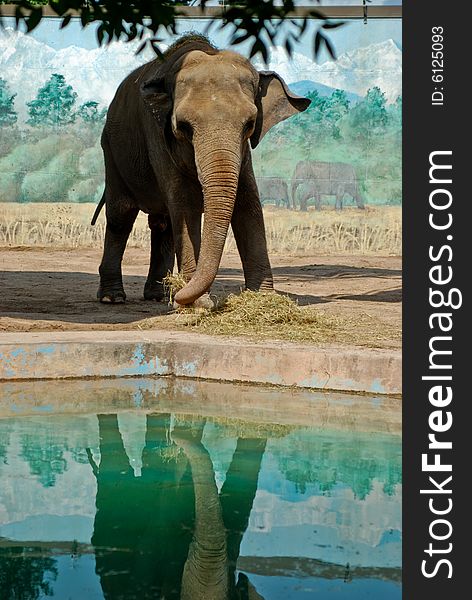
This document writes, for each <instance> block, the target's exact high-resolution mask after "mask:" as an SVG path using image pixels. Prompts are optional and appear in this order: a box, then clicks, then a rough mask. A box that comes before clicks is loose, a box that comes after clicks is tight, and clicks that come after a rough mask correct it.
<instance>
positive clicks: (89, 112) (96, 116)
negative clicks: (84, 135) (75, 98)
mask: <svg viewBox="0 0 472 600" xmlns="http://www.w3.org/2000/svg"><path fill="white" fill-rule="evenodd" d="M98 106H99V104H98V102H95V101H94V100H89V101H88V102H84V103H83V104H81V105H80V106H79V108H78V110H77V117H79V118H80V119H82V121H83V122H84V123H90V124H95V123H102V122H103V121H104V119H105V116H106V114H107V109H106V108H102V109H101V110H99V108H98Z"/></svg>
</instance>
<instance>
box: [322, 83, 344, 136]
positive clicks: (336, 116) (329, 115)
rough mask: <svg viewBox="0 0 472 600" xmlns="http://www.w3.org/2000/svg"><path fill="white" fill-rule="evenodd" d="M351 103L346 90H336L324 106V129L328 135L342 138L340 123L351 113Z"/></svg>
mask: <svg viewBox="0 0 472 600" xmlns="http://www.w3.org/2000/svg"><path fill="white" fill-rule="evenodd" d="M349 106H350V102H349V99H348V97H347V94H346V92H345V91H344V90H339V89H336V90H334V92H333V93H332V94H331V96H330V97H329V98H327V99H326V101H325V102H324V104H323V117H322V124H323V129H324V131H325V133H326V134H327V135H329V136H330V137H332V138H334V139H335V140H338V139H340V138H341V130H340V128H339V121H340V120H341V119H342V118H343V117H344V116H345V115H347V113H348V112H349Z"/></svg>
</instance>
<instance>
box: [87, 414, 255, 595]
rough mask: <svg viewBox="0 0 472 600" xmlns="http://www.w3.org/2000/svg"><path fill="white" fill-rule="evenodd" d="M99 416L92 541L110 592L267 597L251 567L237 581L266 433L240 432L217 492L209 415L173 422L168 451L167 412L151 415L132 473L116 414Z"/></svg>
mask: <svg viewBox="0 0 472 600" xmlns="http://www.w3.org/2000/svg"><path fill="white" fill-rule="evenodd" d="M98 418H99V428H100V451H101V461H100V466H99V467H97V466H96V464H95V463H94V462H93V459H92V457H91V455H89V459H90V462H91V465H92V468H93V470H94V473H95V475H96V478H97V498H96V507H97V512H96V516H95V524H94V534H93V537H92V544H93V545H94V547H95V556H96V572H97V574H98V575H99V577H100V581H101V586H102V589H103V593H104V597H105V598H106V600H117V599H131V598H136V599H138V598H139V599H140V600H141V599H142V600H145V599H151V598H152V599H156V600H158V599H159V600H161V599H166V600H167V599H176V600H177V599H180V598H181V599H182V600H199V599H202V600H203V599H205V600H240V599H241V600H242V599H243V598H245V599H248V600H249V599H254V600H256V599H261V598H262V596H260V595H259V594H258V593H257V592H256V590H255V589H254V587H253V586H252V584H251V583H250V582H249V580H248V579H247V577H246V576H245V575H244V574H242V573H239V575H238V578H237V581H236V563H237V559H238V557H239V550H240V545H241V541H242V537H243V534H244V532H245V530H246V528H247V525H248V521H249V513H250V511H251V508H252V504H253V501H254V497H255V494H256V490H257V479H258V475H259V470H260V465H261V461H262V456H263V454H264V450H265V444H266V440H261V439H242V438H239V439H238V442H237V446H236V450H235V452H234V455H233V459H232V462H231V465H230V467H229V470H228V473H227V475H226V480H225V483H224V485H223V487H222V489H221V493H220V494H219V493H218V488H217V486H216V483H215V477H214V471H213V465H212V462H211V459H210V456H209V454H208V451H207V450H206V449H205V447H204V446H203V444H202V442H201V438H202V434H203V427H204V424H205V422H204V421H203V420H202V421H200V422H199V423H198V424H197V425H196V424H193V425H192V427H191V428H189V427H185V426H183V425H177V426H176V427H174V429H173V432H172V439H173V441H174V443H175V444H176V445H175V446H171V448H173V450H174V456H173V457H172V458H169V454H168V451H169V447H170V446H169V429H170V415H156V416H153V415H148V416H147V430H146V444H145V448H144V450H143V457H142V461H143V466H142V474H141V477H135V476H134V472H133V469H132V468H131V467H130V465H129V461H128V457H127V455H126V452H125V448H124V445H123V441H122V439H121V435H120V432H119V429H118V421H117V417H116V415H100V416H99V417H98ZM179 449H180V450H179ZM166 451H167V454H166Z"/></svg>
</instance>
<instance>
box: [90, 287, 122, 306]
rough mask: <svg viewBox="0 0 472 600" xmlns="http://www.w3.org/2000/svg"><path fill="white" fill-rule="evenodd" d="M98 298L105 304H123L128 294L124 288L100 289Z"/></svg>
mask: <svg viewBox="0 0 472 600" xmlns="http://www.w3.org/2000/svg"><path fill="white" fill-rule="evenodd" d="M97 298H98V299H99V300H100V302H102V303H103V304H123V303H124V302H125V300H126V294H125V291H124V290H123V288H102V287H101V286H100V287H99V288H98V292H97Z"/></svg>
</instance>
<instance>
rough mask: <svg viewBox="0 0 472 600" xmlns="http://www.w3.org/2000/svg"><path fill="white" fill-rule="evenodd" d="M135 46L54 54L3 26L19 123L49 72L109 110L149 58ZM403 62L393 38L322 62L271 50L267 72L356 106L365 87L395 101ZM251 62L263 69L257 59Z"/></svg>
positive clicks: (82, 98)
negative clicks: (342, 94)
mask: <svg viewBox="0 0 472 600" xmlns="http://www.w3.org/2000/svg"><path fill="white" fill-rule="evenodd" d="M136 47H137V44H133V43H130V44H125V43H119V42H115V43H112V44H110V45H109V46H107V47H104V48H95V49H92V50H87V49H85V48H80V47H77V46H73V45H72V46H68V47H66V48H63V49H61V50H55V49H54V48H51V47H50V46H48V45H47V44H44V43H42V42H39V41H37V40H35V39H34V37H33V36H31V35H25V34H23V33H21V32H15V31H13V30H12V29H8V28H7V29H6V30H4V31H2V32H0V73H1V76H2V78H3V79H5V80H6V81H7V82H8V85H9V88H10V89H11V90H12V92H14V93H16V94H17V96H16V99H15V109H16V110H17V111H18V114H19V117H20V121H21V120H23V119H24V118H25V103H26V102H28V101H30V100H32V99H33V98H34V97H35V96H36V93H37V91H38V89H39V88H40V87H41V86H42V85H43V84H44V83H45V82H46V81H47V80H48V79H49V78H50V76H51V75H52V74H53V73H60V74H62V75H64V76H65V79H66V81H67V83H68V84H70V85H72V87H73V89H74V91H76V92H77V94H78V102H79V103H82V102H86V101H88V100H95V101H98V102H99V103H101V104H102V105H104V106H107V105H108V104H109V103H110V101H111V99H112V98H113V95H114V93H115V90H116V88H117V87H118V85H119V83H120V82H121V81H122V80H123V78H124V77H125V76H126V75H127V74H128V73H129V72H131V71H132V70H133V69H134V68H136V67H137V66H139V65H141V64H143V63H144V62H146V61H148V60H150V59H151V58H152V57H153V52H152V50H150V49H146V50H145V51H144V52H143V53H141V54H140V55H136V54H135V50H136ZM401 59H402V53H401V50H400V49H399V48H398V47H397V45H396V44H395V42H394V41H393V40H387V41H385V42H382V43H378V44H371V45H369V46H366V47H363V48H358V49H355V50H352V51H350V52H346V53H345V54H341V55H340V56H339V58H338V60H337V61H336V62H333V61H326V62H324V63H322V64H315V63H314V62H313V61H312V60H310V59H309V58H308V57H306V56H304V55H303V54H300V53H295V54H294V56H293V57H292V60H289V59H288V57H287V55H286V53H285V50H283V48H281V47H277V48H274V49H273V50H272V51H271V57H270V65H269V68H270V69H272V70H274V71H276V72H278V73H279V74H280V75H281V76H282V77H283V78H284V79H285V80H286V81H287V83H288V84H291V87H292V88H293V90H294V91H295V92H296V93H299V94H302V93H306V92H308V91H312V90H314V89H317V90H318V91H319V92H320V94H321V95H323V96H325V95H329V94H330V93H331V91H332V89H335V88H341V89H344V90H345V91H346V92H349V94H350V99H351V100H352V101H353V102H356V101H357V100H358V96H363V95H365V93H366V91H367V90H368V89H369V88H371V87H373V86H379V87H380V88H381V89H382V90H383V91H384V92H385V95H386V98H387V100H388V101H389V102H394V101H395V100H396V98H397V97H398V96H399V95H400V94H401ZM254 64H255V66H256V67H257V68H261V69H264V68H267V67H265V66H264V65H262V63H260V62H259V61H257V60H255V61H254Z"/></svg>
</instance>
